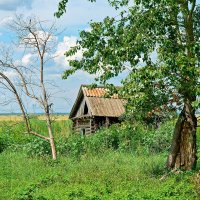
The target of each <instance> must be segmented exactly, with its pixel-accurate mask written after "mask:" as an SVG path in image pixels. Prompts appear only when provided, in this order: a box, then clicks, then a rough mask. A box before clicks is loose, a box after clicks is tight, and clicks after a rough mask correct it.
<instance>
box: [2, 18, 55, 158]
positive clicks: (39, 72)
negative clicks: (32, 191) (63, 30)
mask: <svg viewBox="0 0 200 200" xmlns="http://www.w3.org/2000/svg"><path fill="white" fill-rule="evenodd" d="M47 23H48V22H47V21H40V20H38V19H37V18H35V17H32V18H29V19H24V18H23V16H21V15H20V16H16V18H15V20H13V22H12V23H11V24H10V25H9V27H10V29H11V30H13V31H14V32H15V33H16V36H17V38H18V42H17V45H18V48H23V49H24V51H26V52H29V53H31V55H34V56H35V58H36V62H35V63H34V66H31V67H30V66H22V65H17V64H16V63H15V62H14V61H13V59H12V58H10V59H6V62H3V61H0V65H1V66H3V68H4V69H7V70H12V71H14V72H15V73H16V75H17V76H18V78H19V80H20V86H21V88H22V91H23V93H24V94H25V95H26V96H27V97H29V98H31V99H33V100H34V101H36V102H37V103H38V105H40V107H41V108H42V109H43V111H44V113H45V117H46V125H47V129H48V137H46V136H43V135H41V134H38V133H36V132H34V131H32V129H31V126H30V122H29V119H28V117H27V114H26V112H25V109H24V105H23V102H22V98H20V96H19V94H18V91H17V88H16V87H15V84H14V83H12V81H11V80H10V79H9V77H7V76H6V75H5V73H3V72H0V77H2V78H3V79H4V81H6V83H7V84H8V86H9V89H10V90H11V91H12V92H13V93H14V95H15V97H16V99H17V102H18V104H19V106H20V109H21V111H22V113H23V116H24V120H25V121H26V126H27V131H28V132H29V133H31V134H33V135H36V136H38V137H40V138H42V139H45V140H47V141H49V143H50V146H51V151H52V158H53V159H56V158H57V155H56V147H55V141H54V136H53V128H52V118H51V107H52V105H53V104H52V102H50V97H51V95H50V93H48V91H47V86H46V82H45V81H46V80H45V69H46V67H47V66H46V65H47V62H48V61H49V60H50V59H52V58H53V56H54V54H53V53H52V52H53V51H52V50H53V49H54V47H55V42H56V31H57V30H56V28H55V23H51V25H50V26H49V27H48V28H47V27H46V24H47ZM0 84H3V82H0Z"/></svg>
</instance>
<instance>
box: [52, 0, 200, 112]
mask: <svg viewBox="0 0 200 200" xmlns="http://www.w3.org/2000/svg"><path fill="white" fill-rule="evenodd" d="M108 2H109V3H110V5H111V6H114V7H115V8H116V9H117V8H119V7H121V6H126V7H124V10H123V9H122V11H120V12H119V15H118V16H117V17H115V18H113V17H106V18H105V19H104V20H103V21H102V22H92V23H91V24H90V28H91V30H90V31H82V32H81V33H80V40H79V41H77V45H76V46H75V47H73V48H71V50H69V51H68V52H66V56H71V55H73V54H75V53H76V52H77V51H78V50H81V49H82V51H83V58H82V59H81V60H71V61H70V66H71V68H70V69H69V70H66V71H65V73H64V75H63V78H67V77H68V76H69V75H70V74H72V73H74V72H76V71H77V70H79V69H82V70H85V71H87V72H88V73H90V74H99V76H98V78H97V80H98V81H100V82H101V83H103V84H105V83H106V81H107V80H109V79H110V78H112V77H114V76H117V75H118V74H120V73H121V72H123V71H126V70H127V68H128V69H129V71H130V74H129V76H128V78H126V79H125V80H124V81H123V85H124V88H123V90H124V94H125V96H126V97H127V98H128V100H129V102H130V106H129V107H128V108H129V110H131V111H132V112H134V111H136V110H137V111H138V108H144V104H145V105H146V106H145V107H146V108H147V109H146V114H147V115H148V113H149V112H152V110H153V109H154V108H156V109H157V110H161V109H164V110H166V105H167V107H168V108H167V109H171V108H172V107H173V108H176V109H177V108H180V107H181V105H182V106H183V103H184V100H185V99H189V101H190V102H192V104H193V105H194V106H196V107H199V101H198V96H199V92H200V89H199V73H200V71H199V69H200V68H199V61H200V51H199V49H200V41H199V36H200V6H199V4H198V3H197V2H196V1H195V0H176V1H174V0H156V1H155V0H145V1H143V0H135V1H133V2H132V1H129V0H121V1H120V0H119V1H118V0H108ZM66 3H67V1H61V2H60V4H59V10H58V12H57V13H56V16H58V17H60V16H61V15H62V14H63V13H64V12H65V8H66ZM120 10H121V9H120ZM127 95H128V96H127ZM133 99H134V102H133V101H132V100H133ZM134 105H137V106H136V107H135V106H134ZM152 105H153V106H152ZM134 107H135V108H136V109H134ZM153 107H154V108H153ZM139 110H140V109H139ZM141 113H144V109H143V110H142V112H141ZM149 114H150V113H149Z"/></svg>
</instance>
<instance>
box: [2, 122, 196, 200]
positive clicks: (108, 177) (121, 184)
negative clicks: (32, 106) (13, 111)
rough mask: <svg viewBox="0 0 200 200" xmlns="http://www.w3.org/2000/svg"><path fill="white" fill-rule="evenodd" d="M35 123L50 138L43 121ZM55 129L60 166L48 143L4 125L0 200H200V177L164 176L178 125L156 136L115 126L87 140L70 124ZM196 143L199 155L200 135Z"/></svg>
mask: <svg viewBox="0 0 200 200" xmlns="http://www.w3.org/2000/svg"><path fill="white" fill-rule="evenodd" d="M31 123H32V126H33V127H34V129H35V130H36V131H38V132H40V133H43V134H46V133H47V132H46V131H47V130H46V127H45V122H44V121H42V120H38V119H32V121H31ZM53 126H54V133H55V138H56V144H57V150H58V153H59V159H58V160H57V161H52V160H51V158H50V156H49V154H50V149H49V145H48V144H47V143H46V142H45V141H42V140H37V139H36V138H35V137H34V136H30V135H24V127H23V124H16V125H15V126H13V124H8V122H6V123H3V122H1V126H0V147H2V150H1V148H0V199H3V200H4V199H5V200H12V199H13V200H20V199H21V200H32V199H38V200H39V199H40V200H45V199H48V200H59V199H60V200H63V199H69V200H70V199H74V200H75V199H83V200H88V199H89V200H90V199H91V200H95V199H105V200H107V199H108V200H109V199H112V200H142V199H144V200H148V199H149V200H165V199H166V200H171V199H172V200H173V199H189V200H190V199H191V200H193V199H194V200H195V199H198V195H199V191H198V188H199V186H198V183H199V181H200V180H199V178H198V173H196V172H190V173H184V172H178V173H177V174H174V173H170V172H168V171H166V170H165V161H166V157H167V154H168V151H169V147H170V143H171V137H172V133H173V127H174V121H171V122H166V123H165V124H163V125H162V126H161V127H160V128H159V129H156V130H155V129H153V128H149V127H145V126H143V125H141V124H138V123H135V124H133V125H131V124H126V123H123V124H121V125H117V124H116V125H113V126H112V127H110V128H109V129H102V130H100V131H98V132H97V133H96V134H95V135H92V136H88V137H81V136H80V135H79V134H72V132H71V122H70V121H59V122H55V123H54V124H53ZM197 141H198V153H200V151H199V147H200V129H198V131H197ZM6 148H7V149H6ZM198 169H200V166H199V163H198ZM195 173H196V174H195ZM195 184H196V185H195Z"/></svg>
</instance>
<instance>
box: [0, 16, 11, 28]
mask: <svg viewBox="0 0 200 200" xmlns="http://www.w3.org/2000/svg"><path fill="white" fill-rule="evenodd" d="M12 20H13V17H11V16H10V17H4V18H3V19H2V20H1V21H0V26H5V25H7V24H9V23H10V22H11V21H12Z"/></svg>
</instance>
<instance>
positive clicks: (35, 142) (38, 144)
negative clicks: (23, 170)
mask: <svg viewBox="0 0 200 200" xmlns="http://www.w3.org/2000/svg"><path fill="white" fill-rule="evenodd" d="M24 150H25V152H26V153H27V155H28V156H30V157H32V156H46V155H50V154H51V147H50V144H49V142H47V141H45V140H42V139H40V138H35V139H32V140H31V141H30V142H29V143H28V144H26V145H25V146H24Z"/></svg>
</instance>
